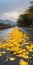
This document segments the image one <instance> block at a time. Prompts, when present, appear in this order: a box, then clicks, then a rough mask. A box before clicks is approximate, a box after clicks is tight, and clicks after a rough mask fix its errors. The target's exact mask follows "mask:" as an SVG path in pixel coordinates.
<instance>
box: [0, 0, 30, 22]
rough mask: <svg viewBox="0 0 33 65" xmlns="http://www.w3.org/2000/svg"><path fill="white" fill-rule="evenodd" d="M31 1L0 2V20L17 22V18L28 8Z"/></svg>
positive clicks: (6, 0)
mask: <svg viewBox="0 0 33 65" xmlns="http://www.w3.org/2000/svg"><path fill="white" fill-rule="evenodd" d="M30 1H31V0H0V19H8V20H13V21H15V22H16V21H17V18H18V16H19V15H20V14H21V13H22V14H23V13H24V11H25V10H26V9H27V8H28V7H29V2H30Z"/></svg>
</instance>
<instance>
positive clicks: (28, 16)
mask: <svg viewBox="0 0 33 65" xmlns="http://www.w3.org/2000/svg"><path fill="white" fill-rule="evenodd" d="M30 3H31V5H30V7H28V9H27V10H26V11H25V13H24V14H20V15H19V17H18V19H17V26H19V27H32V28H33V1H31V2H30Z"/></svg>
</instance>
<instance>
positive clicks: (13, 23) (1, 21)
mask: <svg viewBox="0 0 33 65" xmlns="http://www.w3.org/2000/svg"><path fill="white" fill-rule="evenodd" d="M0 23H4V24H11V25H15V22H14V21H10V20H2V19H0Z"/></svg>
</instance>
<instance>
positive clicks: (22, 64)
mask: <svg viewBox="0 0 33 65" xmlns="http://www.w3.org/2000/svg"><path fill="white" fill-rule="evenodd" d="M19 65H28V63H27V62H25V61H24V60H22V59H21V60H20V61H19Z"/></svg>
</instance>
